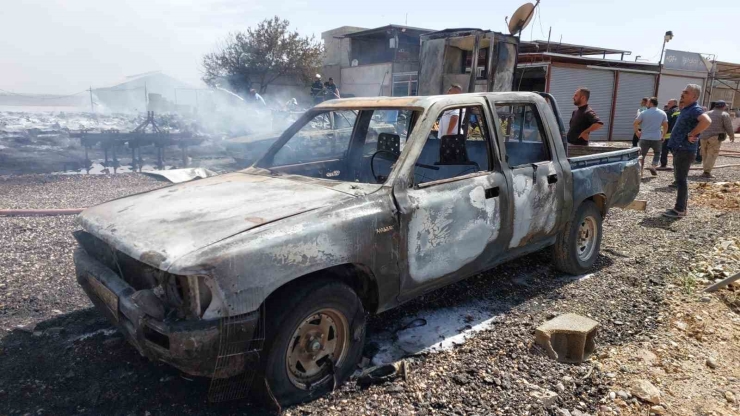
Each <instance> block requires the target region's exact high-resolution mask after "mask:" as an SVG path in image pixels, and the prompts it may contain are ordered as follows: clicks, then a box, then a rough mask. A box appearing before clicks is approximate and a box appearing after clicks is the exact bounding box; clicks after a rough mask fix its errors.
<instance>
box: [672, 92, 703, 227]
mask: <svg viewBox="0 0 740 416" xmlns="http://www.w3.org/2000/svg"><path fill="white" fill-rule="evenodd" d="M700 96H701V87H700V86H698V85H696V84H689V85H687V86H686V88H685V89H684V90H683V91H681V98H680V99H679V101H678V106H679V107H680V108H681V112H680V114H679V115H678V119H677V120H676V125H675V126H673V131H671V138H670V140H669V141H668V148H669V149H670V150H671V152H672V153H673V176H674V177H675V185H676V187H677V188H678V195H676V205H675V206H674V207H673V209H669V210H667V211H666V212H664V213H663V215H664V216H666V217H670V218H682V217H684V216H686V205H687V204H688V200H689V182H688V177H689V168H691V163H692V162H693V161H694V159H695V158H696V150H697V148H698V146H699V134H700V133H701V132H703V131H704V130H706V128H707V127H709V125H710V124H712V120H711V119H710V118H709V116H708V115H706V114H704V110H703V109H702V108H701V106H700V105H699V103H698V102H697V101H699V97H700Z"/></svg>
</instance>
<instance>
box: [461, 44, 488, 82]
mask: <svg viewBox="0 0 740 416" xmlns="http://www.w3.org/2000/svg"><path fill="white" fill-rule="evenodd" d="M487 64H488V48H481V49H479V50H478V66H477V68H478V71H477V72H478V73H477V74H476V76H475V78H476V79H486V75H487V74H486V65H487ZM463 68H465V73H466V74H469V73H470V71H472V68H473V51H463Z"/></svg>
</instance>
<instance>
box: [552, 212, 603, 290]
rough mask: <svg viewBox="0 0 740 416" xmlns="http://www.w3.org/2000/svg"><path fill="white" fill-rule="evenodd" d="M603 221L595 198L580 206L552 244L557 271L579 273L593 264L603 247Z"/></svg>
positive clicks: (587, 269) (585, 270)
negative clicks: (553, 244)
mask: <svg viewBox="0 0 740 416" xmlns="http://www.w3.org/2000/svg"><path fill="white" fill-rule="evenodd" d="M602 220H603V219H602V217H601V211H600V210H599V208H598V207H597V206H596V204H595V203H594V202H593V201H584V202H583V203H582V204H581V206H580V207H578V209H577V210H576V213H575V216H574V217H573V219H572V220H571V221H570V222H568V224H567V225H566V226H565V229H564V230H563V232H562V233H561V234H559V235H558V239H557V241H556V242H555V246H554V247H553V262H554V263H555V267H556V268H557V269H558V270H560V271H563V272H565V273H569V274H573V275H579V274H583V273H586V272H587V271H589V270H590V269H591V268H592V267H593V266H594V263H596V259H597V258H598V256H599V250H600V249H601V236H602Z"/></svg>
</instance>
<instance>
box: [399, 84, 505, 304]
mask: <svg viewBox="0 0 740 416" xmlns="http://www.w3.org/2000/svg"><path fill="white" fill-rule="evenodd" d="M470 100H471V101H474V102H476V103H477V104H475V105H472V104H471V105H465V106H435V107H433V108H432V109H430V110H429V116H428V117H426V118H425V119H424V120H422V124H421V125H420V126H419V130H417V132H418V133H417V136H415V137H416V138H417V139H416V140H414V142H412V143H411V144H410V146H411V151H410V153H409V157H408V158H407V160H406V161H405V162H404V163H405V165H409V166H411V170H412V171H413V172H412V173H413V174H412V175H409V177H408V179H407V181H401V182H397V184H396V185H395V186H394V196H395V199H396V202H397V204H398V208H399V217H400V229H401V244H400V246H401V249H400V255H399V257H400V258H401V264H402V266H401V269H402V272H401V273H402V279H401V295H400V299H401V300H403V299H408V298H410V297H414V296H417V295H418V294H420V293H422V292H425V291H428V290H431V289H434V288H436V287H439V286H442V285H445V284H448V283H450V282H452V281H454V280H457V279H460V278H464V277H467V276H470V275H472V274H475V273H477V272H480V271H482V270H484V269H485V268H486V265H487V264H489V263H490V262H491V261H492V259H494V258H496V257H498V256H499V255H500V254H501V253H502V252H503V251H505V250H506V246H507V245H508V240H509V238H510V233H509V229H508V227H506V226H502V224H505V223H506V221H507V218H508V216H507V213H508V209H509V208H508V207H509V205H510V203H509V200H508V195H509V191H508V189H507V182H506V177H505V176H504V174H503V171H502V168H501V164H500V163H498V158H497V156H496V155H497V152H498V151H497V150H496V149H495V146H493V142H492V139H491V138H492V133H493V131H492V126H493V125H492V124H491V123H490V120H491V117H490V114H491V113H490V112H488V111H489V110H488V107H487V105H486V103H485V100H484V99H483V98H482V97H471V98H470ZM435 114H436V115H437V116H436V119H435V118H434V115H435ZM435 121H438V122H439V125H441V126H442V128H443V129H444V126H449V125H453V127H451V128H450V130H448V131H446V132H437V131H434V130H433V129H432V126H433V125H436V123H435ZM455 122H457V124H456V125H455ZM425 135H426V136H427V137H426V140H425V139H424V136H425ZM420 136H421V137H420ZM419 139H421V140H419ZM405 171H407V172H408V170H405ZM409 182H410V183H409Z"/></svg>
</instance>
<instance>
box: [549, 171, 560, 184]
mask: <svg viewBox="0 0 740 416" xmlns="http://www.w3.org/2000/svg"><path fill="white" fill-rule="evenodd" d="M557 181H558V174H557V173H553V174H552V175H548V176H547V183H549V184H553V183H555V182H557Z"/></svg>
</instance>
